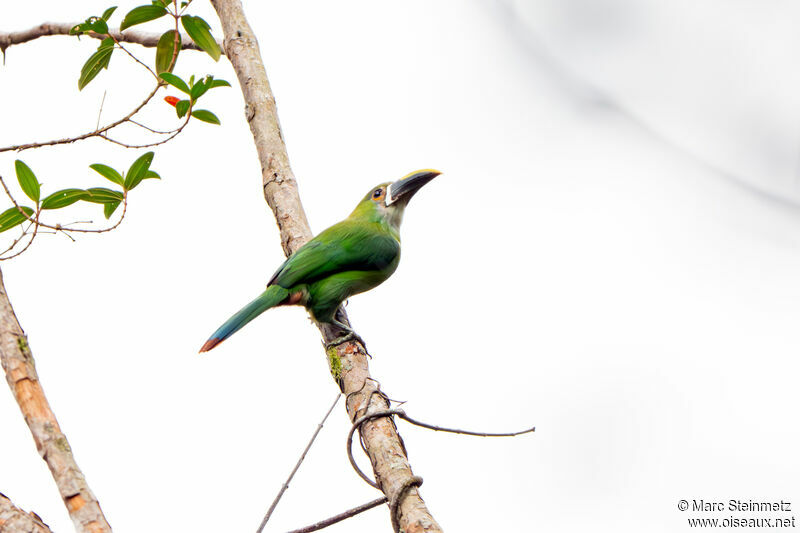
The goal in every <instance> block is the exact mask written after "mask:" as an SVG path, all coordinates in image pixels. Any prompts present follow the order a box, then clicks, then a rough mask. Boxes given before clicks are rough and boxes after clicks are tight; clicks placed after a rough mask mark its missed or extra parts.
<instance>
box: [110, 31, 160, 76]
mask: <svg viewBox="0 0 800 533" xmlns="http://www.w3.org/2000/svg"><path fill="white" fill-rule="evenodd" d="M108 36H109V37H111V38H112V39H114V44H116V45H117V46H118V47H119V48H120V50H122V51H123V52H125V53H126V54H128V55H129V56H131V59H133V60H134V61H136V62H137V63H139V64H140V65H141V66H143V67H144V68H146V69H147V72H149V73H150V74H152V75H153V77H154V78H155V79H156V80H157V81H160V80H161V79H160V78H159V77H158V74H156V73H155V72H153V69H151V68H150V67H148V66H147V65H146V64H145V63H144V62H143V61H142V60H141V59H139V58H138V57H136V56H135V55H133V54H132V53H131V52H130V50H128V49H127V48H125V47H124V46H122V44H121V43H120V42H119V41H118V40H117V39H116V37H114V35H113V34H111V33H109V34H108Z"/></svg>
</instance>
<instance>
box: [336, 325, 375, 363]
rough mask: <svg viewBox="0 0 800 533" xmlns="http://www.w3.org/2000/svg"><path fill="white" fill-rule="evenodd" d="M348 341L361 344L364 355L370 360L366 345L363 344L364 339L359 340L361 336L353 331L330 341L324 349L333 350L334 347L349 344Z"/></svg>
mask: <svg viewBox="0 0 800 533" xmlns="http://www.w3.org/2000/svg"><path fill="white" fill-rule="evenodd" d="M350 341H358V342H359V343H361V346H363V347H364V353H366V354H367V355H369V358H370V359H372V356H371V355H370V353H369V352H368V351H367V343H366V342H364V339H362V338H361V335H359V334H358V333H356V332H355V331H348V332H347V333H345V334H344V335H341V336H339V337H336V338H335V339H333V340H332V341H330V342H328V343H326V344H325V349H328V348H333V347H334V346H339V345H341V344H344V343H346V342H350Z"/></svg>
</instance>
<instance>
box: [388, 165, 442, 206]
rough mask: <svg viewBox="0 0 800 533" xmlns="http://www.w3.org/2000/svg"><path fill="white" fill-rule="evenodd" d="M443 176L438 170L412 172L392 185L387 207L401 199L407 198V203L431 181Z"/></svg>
mask: <svg viewBox="0 0 800 533" xmlns="http://www.w3.org/2000/svg"><path fill="white" fill-rule="evenodd" d="M439 174H441V172H439V171H438V170H433V169H430V168H428V169H424V170H417V171H416V172H412V173H410V174H408V175H406V176H404V177H403V178H402V179H399V180H397V181H395V182H394V183H392V184H391V186H390V187H389V195H388V196H389V199H388V201H387V205H388V204H390V203H393V202H395V201H397V200H398V199H400V198H406V201H408V199H410V198H411V197H412V196H414V193H416V192H417V191H418V190H419V189H420V188H421V187H422V186H423V185H425V184H426V183H428V182H429V181H431V180H432V179H433V178H435V177H436V176H438V175H439Z"/></svg>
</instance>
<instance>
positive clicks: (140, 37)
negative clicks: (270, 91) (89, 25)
mask: <svg viewBox="0 0 800 533" xmlns="http://www.w3.org/2000/svg"><path fill="white" fill-rule="evenodd" d="M76 24H78V23H77V22H43V23H42V24H39V25H38V26H34V27H33V28H28V29H27V30H22V31H15V32H8V33H6V32H0V51H2V52H3V53H4V54H5V51H6V48H8V47H9V46H13V45H15V44H23V43H27V42H30V41H33V40H35V39H38V38H39V37H47V36H49V35H69V30H71V29H72V28H73V27H75V25H76ZM108 32H109V35H111V37H113V38H114V40H115V41H117V42H123V43H135V44H140V45H142V46H145V47H148V48H155V46H156V45H157V44H158V39H159V38H160V37H161V35H159V34H157V33H146V32H141V31H134V30H127V31H124V32H122V31H119V28H109V30H108ZM86 35H88V36H89V37H92V38H94V39H105V37H106V36H105V35H100V34H98V33H94V32H90V33H88V34H86ZM181 43H183V44H182V45H181V50H200V48H199V47H198V46H197V45H196V44H194V41H192V39H191V37H189V36H188V35H186V34H184V33H182V34H181Z"/></svg>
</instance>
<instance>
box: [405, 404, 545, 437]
mask: <svg viewBox="0 0 800 533" xmlns="http://www.w3.org/2000/svg"><path fill="white" fill-rule="evenodd" d="M397 416H399V417H400V418H402V419H403V420H405V421H406V422H408V423H409V424H414V425H415V426H419V427H422V428H427V429H432V430H434V431H445V432H447V433H458V434H459V435H473V436H475V437H516V436H517V435H522V434H524V433H533V432H534V431H536V427H531V428H528V429H523V430H522V431H512V432H510V433H486V432H482V431H469V430H466V429H450V428H443V427H440V426H434V425H433V424H427V423H425V422H420V421H419V420H415V419H413V418H411V417H410V416H408V415H407V414H406V413H405V411H403V410H400V412H399V413H397Z"/></svg>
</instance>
